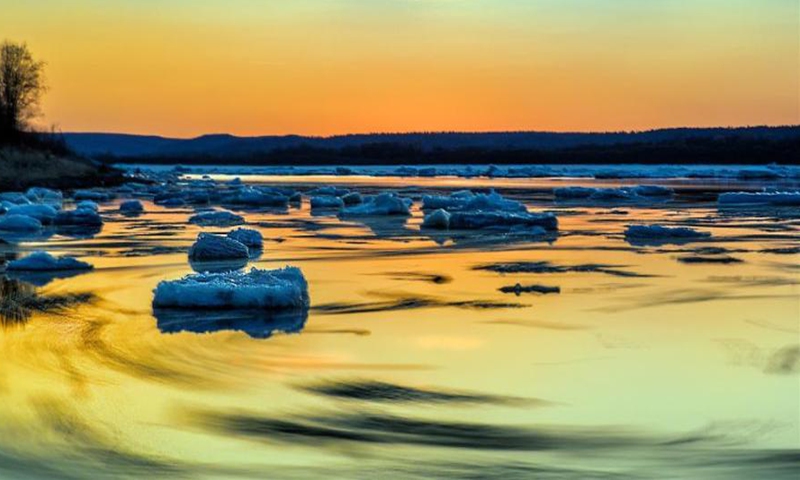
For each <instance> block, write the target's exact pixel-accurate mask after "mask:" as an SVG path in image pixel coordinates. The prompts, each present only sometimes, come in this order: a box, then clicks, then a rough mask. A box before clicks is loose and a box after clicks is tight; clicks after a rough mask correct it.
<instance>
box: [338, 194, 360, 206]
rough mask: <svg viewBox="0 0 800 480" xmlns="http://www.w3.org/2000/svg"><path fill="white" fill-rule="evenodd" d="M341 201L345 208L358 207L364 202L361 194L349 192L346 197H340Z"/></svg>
mask: <svg viewBox="0 0 800 480" xmlns="http://www.w3.org/2000/svg"><path fill="white" fill-rule="evenodd" d="M342 201H343V202H344V204H345V205H346V206H348V207H349V206H353V205H358V204H360V203H362V202H363V201H364V199H363V197H361V194H360V193H358V192H350V193H348V194H347V195H344V196H342Z"/></svg>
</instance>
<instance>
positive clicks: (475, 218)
mask: <svg viewBox="0 0 800 480" xmlns="http://www.w3.org/2000/svg"><path fill="white" fill-rule="evenodd" d="M514 227H541V228H543V229H544V230H546V231H555V230H558V219H557V218H556V216H555V215H553V214H552V213H529V212H497V211H494V212H483V211H478V212H453V214H452V215H451V216H450V228H451V229H455V230H480V229H484V228H514Z"/></svg>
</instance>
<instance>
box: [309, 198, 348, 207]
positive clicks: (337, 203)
mask: <svg viewBox="0 0 800 480" xmlns="http://www.w3.org/2000/svg"><path fill="white" fill-rule="evenodd" d="M342 207H344V200H342V199H341V198H339V197H335V196H333V195H319V196H315V197H311V209H312V210H318V209H339V208H342Z"/></svg>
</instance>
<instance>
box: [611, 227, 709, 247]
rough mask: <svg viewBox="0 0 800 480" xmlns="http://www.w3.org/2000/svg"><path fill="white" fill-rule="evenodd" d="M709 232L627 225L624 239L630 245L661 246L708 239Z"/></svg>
mask: <svg viewBox="0 0 800 480" xmlns="http://www.w3.org/2000/svg"><path fill="white" fill-rule="evenodd" d="M710 236H711V233H709V232H701V231H699V230H695V229H693V228H688V227H665V226H663V225H629V226H628V228H627V229H626V230H625V238H626V239H627V240H628V241H629V242H631V243H640V244H650V243H652V244H662V243H675V242H678V243H680V242H685V241H691V240H697V239H701V238H708V237H710Z"/></svg>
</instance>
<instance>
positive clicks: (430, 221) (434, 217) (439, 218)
mask: <svg viewBox="0 0 800 480" xmlns="http://www.w3.org/2000/svg"><path fill="white" fill-rule="evenodd" d="M422 228H432V229H436V230H447V229H449V228H450V213H449V212H448V211H447V210H445V209H443V208H440V209H438V210H435V211H433V212H432V213H429V214H428V215H425V219H424V220H423V221H422Z"/></svg>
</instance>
